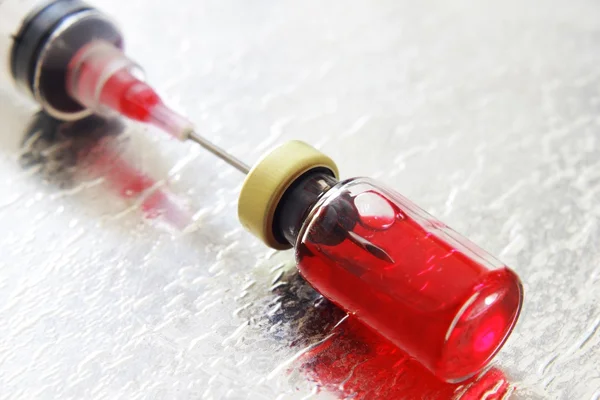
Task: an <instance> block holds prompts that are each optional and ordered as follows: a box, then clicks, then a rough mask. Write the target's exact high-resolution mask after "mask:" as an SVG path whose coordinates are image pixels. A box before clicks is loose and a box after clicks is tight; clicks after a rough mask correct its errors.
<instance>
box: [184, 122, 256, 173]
mask: <svg viewBox="0 0 600 400" xmlns="http://www.w3.org/2000/svg"><path fill="white" fill-rule="evenodd" d="M188 139H190V140H193V141H194V142H196V143H198V144H199V145H200V146H202V147H204V148H205V149H206V150H208V151H210V152H211V153H213V154H214V155H215V156H217V157H219V158H220V159H222V160H223V161H225V162H226V163H227V164H229V165H231V166H232V167H234V168H235V169H237V170H238V171H240V172H241V173H243V174H248V172H250V167H249V166H248V165H246V164H245V163H244V162H242V161H240V160H238V159H237V158H235V157H234V156H232V155H231V154H229V153H227V152H226V151H225V150H223V149H221V148H220V147H218V146H216V145H215V144H213V143H211V142H209V141H208V140H206V139H205V138H203V137H202V136H200V135H198V134H197V133H196V132H192V133H190V134H189V136H188Z"/></svg>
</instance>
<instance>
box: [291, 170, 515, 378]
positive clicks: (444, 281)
mask: <svg viewBox="0 0 600 400" xmlns="http://www.w3.org/2000/svg"><path fill="white" fill-rule="evenodd" d="M313 186H314V185H313ZM297 190H298V189H297ZM304 218H305V219H304V222H303V223H302V226H301V228H300V229H299V231H298V233H297V239H296V243H295V245H296V258H297V263H298V268H299V270H300V273H301V274H302V275H303V276H304V277H305V279H306V280H307V281H308V282H309V283H310V284H311V285H313V286H314V287H315V289H316V290H318V291H319V292H320V293H322V294H323V295H324V296H325V297H327V298H328V299H329V300H331V301H332V302H334V303H335V304H337V305H338V306H340V307H341V308H343V309H344V310H345V311H346V312H348V313H350V314H352V315H354V316H355V317H357V318H358V319H360V320H361V321H362V322H363V323H365V324H366V325H368V326H370V327H371V328H373V329H374V330H376V331H377V332H379V333H380V334H382V335H383V336H384V337H386V338H387V339H388V340H390V341H391V342H393V343H394V344H396V345H397V346H398V347H400V348H402V349H403V350H405V351H406V352H407V353H408V354H410V355H411V356H413V357H414V358H416V359H417V360H418V361H420V362H421V363H422V364H423V365H424V366H425V367H427V368H428V369H429V370H431V371H432V372H433V373H435V374H436V375H437V376H438V377H439V378H441V379H443V380H446V381H452V382H456V381H461V380H464V379H466V378H469V377H470V376H473V375H474V374H476V373H477V372H479V371H480V370H481V369H482V368H483V367H485V366H486V365H487V364H488V363H489V361H490V360H491V359H492V358H493V356H494V355H495V354H496V353H497V352H498V350H499V349H500V348H501V347H502V345H503V344H504V342H505V340H506V338H507V337H508V335H509V334H510V332H511V331H512V328H513V326H514V324H515V322H516V320H517V318H518V315H519V312H520V308H521V303H522V296H523V289H522V285H521V283H520V281H519V279H518V277H517V276H516V274H515V273H514V272H512V271H511V270H510V269H508V268H507V267H506V266H504V265H503V264H502V263H500V262H499V261H497V260H496V259H495V258H493V257H492V256H491V255H489V254H487V253H486V252H485V251H483V250H481V249H480V248H478V247H477V246H475V245H474V244H472V243H471V242H470V241H468V240H467V239H465V238H464V237H462V236H461V235H459V234H457V233H456V232H454V231H453V230H451V229H450V228H448V227H447V226H446V225H444V224H443V223H441V222H439V221H438V220H436V219H435V218H433V217H432V216H430V215H428V214H427V213H426V212H425V211H423V210H422V209H420V208H419V207H418V206H416V205H414V204H413V203H412V202H410V201H409V200H408V199H406V198H404V197H403V196H401V195H400V194H398V193H395V192H394V191H391V190H389V189H386V188H385V187H382V186H381V185H379V184H377V183H376V182H374V181H372V180H370V179H365V178H357V179H352V180H348V181H344V182H340V183H337V184H335V185H334V186H332V187H331V188H330V189H329V190H327V191H326V192H325V193H324V194H322V195H321V196H320V198H319V199H318V201H317V202H316V203H315V204H314V205H313V206H312V207H311V208H310V209H308V210H307V212H306V213H305V216H304ZM294 236H296V235H294Z"/></svg>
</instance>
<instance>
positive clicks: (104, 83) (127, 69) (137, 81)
mask: <svg viewBox="0 0 600 400" xmlns="http://www.w3.org/2000/svg"><path fill="white" fill-rule="evenodd" d="M68 69H69V70H68V77H67V89H68V92H69V93H70V94H71V96H72V97H73V98H75V99H76V100H77V101H79V102H80V103H81V104H82V105H84V106H86V107H87V108H89V109H91V110H92V111H94V112H96V113H98V114H100V115H106V114H111V113H113V114H118V115H122V116H125V117H127V118H130V119H133V120H136V121H139V122H144V123H148V124H151V125H154V126H156V127H158V128H160V129H161V130H164V131H166V132H168V133H169V134H171V135H172V136H174V137H176V138H178V139H181V140H184V139H186V138H187V137H188V136H189V134H190V133H191V132H192V131H193V124H192V123H191V122H190V121H188V120H187V119H185V118H184V117H182V116H181V115H179V114H177V113H176V112H174V111H173V110H171V109H169V108H168V107H167V106H166V105H165V104H164V103H163V101H162V99H161V98H160V96H159V95H158V93H157V92H156V91H155V90H154V89H153V88H152V87H151V86H150V85H148V84H147V83H146V82H144V81H143V80H142V79H141V78H140V77H139V76H138V75H139V74H138V72H140V69H139V67H137V65H135V64H134V63H133V62H132V61H131V60H129V59H128V58H127V57H126V56H125V55H124V54H123V52H122V51H121V50H120V49H118V48H116V47H114V46H113V45H111V44H108V43H104V42H94V43H90V44H88V45H87V46H85V47H84V48H82V49H81V50H79V52H77V54H76V55H75V56H74V57H73V59H72V60H71V62H70V63H69V67H68Z"/></svg>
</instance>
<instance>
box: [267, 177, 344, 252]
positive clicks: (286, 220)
mask: <svg viewBox="0 0 600 400" xmlns="http://www.w3.org/2000/svg"><path fill="white" fill-rule="evenodd" d="M337 183H338V181H337V180H336V179H335V178H334V177H333V176H332V175H331V172H330V171H328V170H313V171H309V172H307V173H306V174H304V175H303V176H301V177H300V178H298V179H296V181H295V182H294V183H293V184H292V185H291V186H290V187H289V188H288V189H287V190H286V192H285V193H284V195H283V197H282V198H281V200H280V201H279V205H278V206H277V210H276V211H275V219H274V222H273V228H274V232H275V235H276V237H277V239H278V240H280V241H281V242H288V243H289V244H291V245H292V246H295V244H296V241H297V239H298V234H299V233H300V229H301V228H302V225H303V224H304V221H305V219H306V217H307V216H308V214H309V212H310V210H311V209H312V207H313V206H314V205H315V204H316V203H317V201H318V200H319V199H320V198H321V196H323V194H325V193H326V192H327V191H328V190H329V189H331V188H332V187H333V186H335V185H336V184H337Z"/></svg>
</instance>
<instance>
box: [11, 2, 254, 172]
mask: <svg viewBox="0 0 600 400" xmlns="http://www.w3.org/2000/svg"><path fill="white" fill-rule="evenodd" d="M36 3H39V2H36V1H34V0H27V1H23V0H5V1H2V0H0V14H2V17H1V19H0V25H2V26H1V27H0V29H1V32H2V39H0V53H1V54H0V55H3V56H5V57H6V58H7V59H9V60H10V72H11V75H12V78H13V79H14V80H15V81H16V82H17V84H18V86H20V87H21V88H23V89H25V90H26V91H28V92H29V93H30V94H31V96H32V97H33V98H34V99H35V100H36V101H37V102H38V103H39V104H40V105H41V106H42V107H43V108H44V109H45V111H46V112H47V113H48V114H50V115H52V116H53V117H55V118H58V119H61V120H67V121H68V120H76V119H80V118H83V117H85V116H87V115H90V114H92V113H94V114H99V115H110V114H113V115H114V114H116V115H122V116H125V117H127V118H130V119H133V120H136V121H140V122H144V123H148V124H151V125H154V126H156V127H158V128H160V129H161V130H163V131H166V132H168V133H169V134H171V135H172V136H174V137H176V138H177V139H179V140H187V139H190V140H192V141H194V142H196V143H198V144H200V145H201V146H202V147H204V148H205V149H207V150H208V151H210V152H212V153H213V154H215V155H217V156H218V157H220V158H222V159H223V160H225V161H226V162H227V163H229V164H230V165H232V166H233V167H235V168H236V169H238V170H240V171H242V172H244V173H247V172H248V170H249V167H248V166H247V165H246V164H244V163H243V162H241V161H240V160H238V159H237V158H235V157H233V156H232V155H230V154H228V153H227V152H225V151H224V150H222V149H221V148H219V147H217V146H215V145H214V144H213V143H211V142H209V141H207V140H206V139H205V138H203V137H201V136H199V135H198V134H197V133H196V132H195V130H194V125H193V124H192V123H191V122H190V121H189V120H187V119H186V118H184V117H183V116H181V115H179V114H177V113H176V112H175V111H173V110H172V109H170V108H168V107H167V106H166V105H165V104H164V103H163V101H162V100H161V98H160V97H159V95H158V94H157V93H156V91H155V90H154V89H153V88H152V87H151V86H150V85H148V84H147V83H146V82H144V81H143V80H142V78H141V77H140V74H139V71H140V70H141V69H140V68H139V67H138V66H137V64H135V63H134V62H133V61H132V60H130V59H129V58H128V57H127V56H126V55H125V54H124V53H123V36H122V34H121V32H120V31H119V29H118V28H117V27H116V25H115V24H114V23H113V22H112V21H110V20H109V19H108V18H107V17H106V16H105V15H104V14H103V13H101V12H99V11H98V10H96V9H95V8H93V7H91V6H89V5H87V4H86V3H84V2H82V1H80V0H54V1H51V2H45V3H43V4H42V5H37V6H36ZM5 16H6V17H10V21H9V20H8V19H6V18H5ZM5 19H6V20H5ZM16 21H18V22H16ZM11 38H12V40H11Z"/></svg>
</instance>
